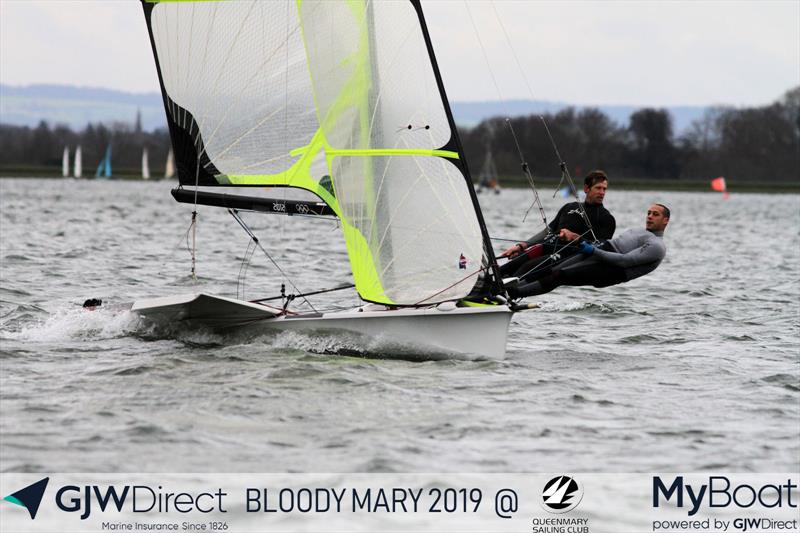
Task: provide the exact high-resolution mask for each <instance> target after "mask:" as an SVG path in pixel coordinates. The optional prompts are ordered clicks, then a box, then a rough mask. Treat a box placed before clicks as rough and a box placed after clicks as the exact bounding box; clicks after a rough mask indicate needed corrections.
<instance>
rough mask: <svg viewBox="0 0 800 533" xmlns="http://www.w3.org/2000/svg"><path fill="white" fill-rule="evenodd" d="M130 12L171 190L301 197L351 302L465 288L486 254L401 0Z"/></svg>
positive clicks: (423, 49) (424, 43)
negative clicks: (148, 62)
mask: <svg viewBox="0 0 800 533" xmlns="http://www.w3.org/2000/svg"><path fill="white" fill-rule="evenodd" d="M143 6H144V11H145V18H146V20H147V21H148V28H149V30H150V35H151V43H152V45H153V50H154V54H155V56H156V64H157V67H158V70H159V79H160V80H161V84H162V91H163V93H164V102H165V108H166V110H167V120H168V123H169V126H170V133H171V137H172V141H173V148H174V153H175V158H176V163H177V167H178V178H179V182H180V183H181V184H182V185H184V186H194V185H195V184H197V185H201V186H259V185H261V186H268V185H273V186H288V187H297V188H301V189H306V190H308V191H311V192H313V193H315V194H316V195H317V196H319V197H320V198H321V199H322V200H323V201H324V202H325V203H326V204H327V205H328V206H329V207H330V209H331V211H332V212H333V213H334V214H335V215H336V216H337V217H338V218H339V220H340V221H341V228H342V233H343V237H344V240H345V244H346V246H347V250H348V256H349V259H350V265H351V269H352V272H353V277H354V281H355V285H356V289H357V290H358V292H359V295H360V296H361V297H362V298H363V299H364V300H367V301H372V302H377V303H384V304H388V305H416V304H417V303H418V302H420V301H421V300H425V301H426V302H427V303H435V302H437V301H445V300H453V299H458V298H463V297H465V296H467V295H468V294H470V293H471V292H472V291H473V290H474V289H475V287H476V283H477V281H478V280H477V278H478V276H474V275H467V274H468V273H471V272H480V271H482V270H483V268H484V265H485V264H489V263H490V262H491V261H492V258H491V252H490V251H488V252H487V250H489V247H488V245H487V242H488V241H487V236H486V231H485V227H484V225H483V222H482V219H481V216H480V212H479V208H478V206H477V201H476V200H475V198H474V191H472V188H471V187H472V186H471V183H470V182H469V179H468V176H467V174H466V166H465V163H464V158H463V155H462V154H461V149H460V147H459V144H458V142H457V141H455V140H454V139H456V135H457V134H456V132H455V127H454V124H453V122H452V116H451V114H450V111H449V108H448V107H447V102H446V98H445V96H444V92H443V89H442V87H441V83H440V79H439V77H438V72H437V71H436V68H435V61H434V59H433V56H432V51H431V48H430V44H429V40H428V38H427V34H426V30H425V28H424V24H423V21H422V18H421V13H420V12H418V9H419V6H418V5H417V4H416V3H415V2H412V1H409V0H386V1H381V2H372V1H368V0H342V1H336V2H334V1H330V0H288V1H286V2H279V1H271V2H258V1H257V0H241V1H236V2H204V1H201V0H198V1H192V0H185V1H181V2H172V1H164V2H158V1H156V0H143ZM487 254H488V255H487Z"/></svg>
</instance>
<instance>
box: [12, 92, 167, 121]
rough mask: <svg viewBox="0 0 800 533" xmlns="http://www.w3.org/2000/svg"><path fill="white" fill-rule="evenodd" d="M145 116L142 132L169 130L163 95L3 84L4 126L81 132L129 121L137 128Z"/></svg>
mask: <svg viewBox="0 0 800 533" xmlns="http://www.w3.org/2000/svg"><path fill="white" fill-rule="evenodd" d="M137 111H141V113H142V129H144V130H146V131H152V130H154V129H156V128H163V127H166V121H165V119H164V104H163V102H162V100H161V95H160V94H159V93H141V94H137V93H128V92H123V91H114V90H111V89H99V88H93V87H74V86H71V85H29V86H24V87H14V86H11V85H3V84H0V123H3V124H13V125H16V126H36V125H37V124H38V123H39V122H40V121H42V120H44V121H47V123H48V124H50V125H51V126H53V125H56V124H65V125H67V126H69V127H70V128H71V129H73V130H75V131H80V130H82V129H84V128H85V127H86V125H87V124H88V123H90V122H91V123H98V122H103V123H105V124H111V123H113V122H127V123H129V124H131V125H133V124H134V123H135V121H136V113H137Z"/></svg>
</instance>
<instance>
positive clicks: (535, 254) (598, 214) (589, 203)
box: [498, 170, 617, 278]
mask: <svg viewBox="0 0 800 533" xmlns="http://www.w3.org/2000/svg"><path fill="white" fill-rule="evenodd" d="M606 189H608V176H606V173H605V172H603V171H602V170H593V171H592V172H590V173H589V174H588V175H587V176H586V178H585V179H584V180H583V191H584V192H585V193H586V200H585V201H584V202H583V204H582V205H583V211H585V212H586V217H587V218H588V219H589V223H590V224H591V231H590V229H589V226H588V225H587V224H586V220H585V219H584V218H583V213H582V212H581V204H578V202H570V203H568V204H564V206H563V207H561V209H559V211H558V214H557V215H556V217H555V218H554V219H553V220H552V222H550V224H549V225H548V227H547V228H545V229H543V230H542V231H540V232H539V233H537V234H536V235H533V236H532V237H531V238H530V239H528V240H526V241H523V242H519V243H517V244H515V245H514V246H512V247H511V248H509V249H507V250H506V251H504V252H503V253H502V254H500V255H499V256H498V257H510V258H512V260H510V261H509V262H507V263H506V264H504V265H503V266H501V267H500V274H501V275H502V276H503V277H504V278H508V277H522V276H524V275H525V274H526V273H527V272H530V271H531V270H532V269H535V268H536V267H537V265H538V264H539V263H540V262H541V259H540V258H539V256H541V255H542V252H543V250H542V247H537V246H535V245H538V244H541V243H543V242H544V243H546V246H545V250H544V253H552V252H554V251H555V248H561V246H558V240H557V239H555V238H554V236H560V237H561V238H562V239H564V240H566V241H573V240H576V239H585V240H587V241H590V242H592V241H604V240H608V239H610V238H611V237H613V236H614V230H615V229H616V227H617V222H616V220H614V216H613V215H612V214H611V213H609V212H608V210H607V209H606V208H605V207H603V199H604V198H605V196H606ZM572 253H574V250H573V249H572V248H564V249H563V250H562V256H563V257H566V256H567V255H571V254H572Z"/></svg>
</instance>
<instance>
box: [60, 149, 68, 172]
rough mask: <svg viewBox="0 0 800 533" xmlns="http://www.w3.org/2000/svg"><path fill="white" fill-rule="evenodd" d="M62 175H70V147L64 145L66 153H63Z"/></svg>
mask: <svg viewBox="0 0 800 533" xmlns="http://www.w3.org/2000/svg"><path fill="white" fill-rule="evenodd" d="M61 176H62V177H64V178H67V177H69V147H68V146H65V147H64V153H63V154H62V155H61Z"/></svg>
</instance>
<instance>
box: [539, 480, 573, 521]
mask: <svg viewBox="0 0 800 533" xmlns="http://www.w3.org/2000/svg"><path fill="white" fill-rule="evenodd" d="M582 498H583V487H581V486H580V484H579V483H578V482H577V481H575V479H573V478H571V477H569V476H564V475H561V476H556V477H554V478H553V479H551V480H550V481H548V482H547V483H545V485H544V489H542V496H541V499H540V501H539V503H540V504H541V505H542V508H543V509H544V510H545V511H547V512H548V513H558V514H560V513H566V512H567V511H571V510H573V509H574V508H576V507H577V506H578V504H579V503H581V499H582Z"/></svg>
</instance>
